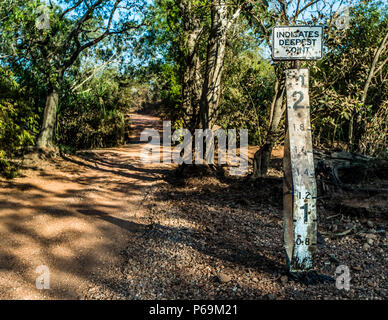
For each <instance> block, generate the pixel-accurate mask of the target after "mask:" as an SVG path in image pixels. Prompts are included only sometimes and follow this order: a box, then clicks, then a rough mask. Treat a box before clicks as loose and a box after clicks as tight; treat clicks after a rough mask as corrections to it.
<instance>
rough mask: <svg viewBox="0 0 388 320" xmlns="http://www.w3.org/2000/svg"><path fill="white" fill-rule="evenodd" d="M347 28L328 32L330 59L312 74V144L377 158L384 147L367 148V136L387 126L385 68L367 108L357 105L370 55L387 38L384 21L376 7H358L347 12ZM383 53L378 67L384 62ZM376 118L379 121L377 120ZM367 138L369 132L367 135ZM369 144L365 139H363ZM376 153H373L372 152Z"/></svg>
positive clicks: (386, 20)
mask: <svg viewBox="0 0 388 320" xmlns="http://www.w3.org/2000/svg"><path fill="white" fill-rule="evenodd" d="M350 23H351V25H350V28H349V29H347V30H338V29H336V28H335V27H332V28H326V30H325V33H326V37H327V39H326V41H325V44H326V45H327V46H328V50H329V51H328V53H327V54H326V56H325V57H324V59H323V60H322V61H319V62H318V63H316V64H314V65H313V66H312V68H311V78H312V80H313V83H312V86H311V105H312V119H313V120H312V123H313V129H314V137H315V138H316V143H325V144H327V145H328V146H332V145H334V144H343V145H345V146H348V147H353V148H352V149H353V150H355V151H361V152H364V153H367V154H370V155H381V154H382V152H381V150H382V149H384V148H385V145H386V142H385V141H383V140H381V139H380V140H378V141H376V143H381V145H379V146H375V147H376V148H370V147H367V146H366V144H367V143H366V142H365V141H366V140H365V139H366V135H368V134H372V132H371V130H372V129H371V127H370V123H372V122H373V123H375V124H376V123H379V124H380V125H379V126H374V127H373V128H374V130H377V132H374V133H373V134H372V136H374V135H377V136H381V135H384V131H380V130H384V129H386V127H384V126H383V125H382V124H383V123H386V121H387V118H385V119H384V118H379V117H381V116H384V115H385V117H386V112H384V110H383V109H385V108H386V101H387V100H388V86H387V82H386V80H384V77H386V76H387V72H388V65H387V64H386V65H385V66H384V67H383V68H382V69H381V71H380V74H378V75H377V76H376V77H374V79H373V81H372V83H371V87H370V88H369V91H368V95H367V99H366V101H365V104H362V102H361V96H362V94H363V90H364V85H365V82H366V79H367V77H368V73H369V71H370V68H371V65H372V62H373V58H374V55H375V53H376V51H377V48H378V47H379V44H380V43H381V41H382V39H383V37H384V36H385V34H386V33H387V32H388V16H387V14H386V13H384V12H383V11H382V9H381V6H380V5H378V4H375V3H369V4H363V3H362V2H360V3H359V4H358V5H356V6H355V7H354V8H352V10H351V20H350ZM387 51H388V50H385V52H384V53H383V55H382V57H380V59H379V60H380V61H381V62H380V63H382V61H384V60H385V59H387V57H388V52H387ZM378 65H380V64H378ZM376 117H378V118H379V119H376ZM367 132H369V133H368V134H367ZM367 140H368V139H367ZM374 149H375V151H373V150H374Z"/></svg>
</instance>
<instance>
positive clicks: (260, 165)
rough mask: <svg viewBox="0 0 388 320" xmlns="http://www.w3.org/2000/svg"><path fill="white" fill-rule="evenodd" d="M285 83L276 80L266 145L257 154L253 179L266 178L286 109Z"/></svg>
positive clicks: (254, 160)
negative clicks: (284, 98) (284, 101)
mask: <svg viewBox="0 0 388 320" xmlns="http://www.w3.org/2000/svg"><path fill="white" fill-rule="evenodd" d="M284 90H285V86H284V81H283V80H281V81H280V80H278V79H277V80H276V84H275V95H274V98H273V101H272V105H271V112H270V113H271V114H270V124H269V129H268V133H267V136H266V139H265V143H264V145H263V146H262V147H261V148H260V149H259V150H258V151H257V152H256V153H255V156H254V159H253V175H252V178H255V179H256V178H258V177H264V176H266V175H267V171H268V168H269V164H270V160H271V154H272V149H273V146H274V144H275V141H276V137H277V130H278V127H279V124H280V120H281V119H282V116H283V113H284V111H285V108H284V107H283V97H284Z"/></svg>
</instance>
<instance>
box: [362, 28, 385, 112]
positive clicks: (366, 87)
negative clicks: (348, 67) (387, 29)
mask: <svg viewBox="0 0 388 320" xmlns="http://www.w3.org/2000/svg"><path fill="white" fill-rule="evenodd" d="M387 43H388V33H386V35H385V37H384V39H383V40H382V41H381V43H380V45H379V47H378V49H377V51H376V54H375V56H374V57H373V62H372V65H371V66H370V69H369V73H368V78H367V79H366V82H365V85H364V90H363V93H362V97H361V103H362V104H365V101H366V98H367V96H368V90H369V87H370V84H371V82H372V79H373V77H374V75H375V74H376V73H375V70H376V66H377V63H378V61H379V58H380V55H381V53H382V52H383V51H384V50H385V47H386V46H387ZM383 63H384V64H385V63H386V61H385V62H383Z"/></svg>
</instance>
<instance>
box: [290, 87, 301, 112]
mask: <svg viewBox="0 0 388 320" xmlns="http://www.w3.org/2000/svg"><path fill="white" fill-rule="evenodd" d="M297 95H299V99H298V100H297V101H296V102H295V104H294V109H295V110H298V109H304V107H303V106H301V105H299V103H301V102H302V101H303V99H304V94H303V92H301V91H295V92H294V93H293V94H292V96H293V97H296V96H297Z"/></svg>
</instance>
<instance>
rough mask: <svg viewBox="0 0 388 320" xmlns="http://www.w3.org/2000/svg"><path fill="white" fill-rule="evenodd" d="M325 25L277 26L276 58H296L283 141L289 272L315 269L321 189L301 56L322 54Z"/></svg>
mask: <svg viewBox="0 0 388 320" xmlns="http://www.w3.org/2000/svg"><path fill="white" fill-rule="evenodd" d="M322 33H323V28H322V27H317V26H313V27H310V26H289V27H284V26H282V27H275V28H274V30H273V45H272V48H273V52H272V57H273V59H274V60H290V61H294V66H293V69H288V70H286V91H287V127H286V128H287V129H286V139H285V145H284V159H283V170H284V180H283V181H284V182H283V191H284V242H285V249H286V256H287V266H288V270H289V271H290V272H291V273H294V274H295V273H296V274H298V273H305V272H308V271H310V270H312V269H313V261H314V254H315V252H316V246H317V212H316V198H317V189H316V181H315V173H314V158H313V145H312V136H311V122H310V100H309V70H308V69H300V68H299V61H298V60H316V59H320V58H322Z"/></svg>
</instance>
